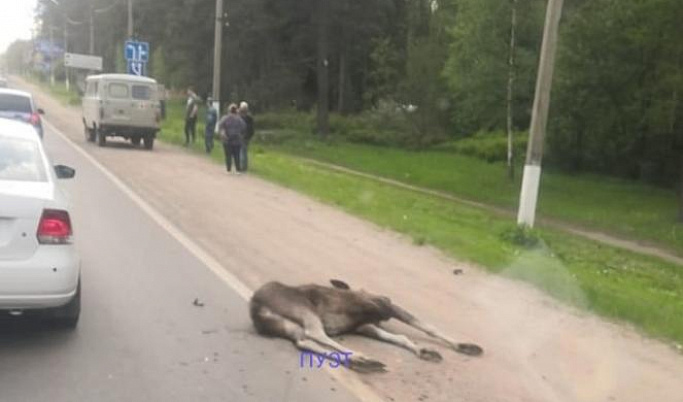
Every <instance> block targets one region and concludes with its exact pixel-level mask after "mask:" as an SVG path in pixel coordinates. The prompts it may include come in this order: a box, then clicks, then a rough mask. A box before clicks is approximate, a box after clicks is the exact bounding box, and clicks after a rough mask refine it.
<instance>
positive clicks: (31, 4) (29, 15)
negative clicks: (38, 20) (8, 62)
mask: <svg viewBox="0 0 683 402" xmlns="http://www.w3.org/2000/svg"><path fill="white" fill-rule="evenodd" d="M37 1H38V0H0V10H1V11H0V53H4V52H5V50H7V47H8V46H9V45H10V44H11V43H12V42H14V41H15V40H17V39H31V29H32V28H33V13H34V11H35V8H36V2H37Z"/></svg>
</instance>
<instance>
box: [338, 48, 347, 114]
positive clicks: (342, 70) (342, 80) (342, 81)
mask: <svg viewBox="0 0 683 402" xmlns="http://www.w3.org/2000/svg"><path fill="white" fill-rule="evenodd" d="M345 53H346V51H345V50H342V51H341V52H340V53H339V97H338V98H337V112H339V113H344V110H345V107H346V105H345V102H344V98H345V96H346V56H345Z"/></svg>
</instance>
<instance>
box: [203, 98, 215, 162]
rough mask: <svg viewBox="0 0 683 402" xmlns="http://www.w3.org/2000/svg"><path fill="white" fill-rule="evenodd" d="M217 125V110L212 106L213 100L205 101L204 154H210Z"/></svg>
mask: <svg viewBox="0 0 683 402" xmlns="http://www.w3.org/2000/svg"><path fill="white" fill-rule="evenodd" d="M217 123H218V110H217V109H216V107H215V106H214V105H213V99H211V98H210V97H209V98H207V99H206V126H205V127H204V145H205V148H206V153H207V154H210V153H211V151H212V150H213V135H214V133H215V132H216V124H217Z"/></svg>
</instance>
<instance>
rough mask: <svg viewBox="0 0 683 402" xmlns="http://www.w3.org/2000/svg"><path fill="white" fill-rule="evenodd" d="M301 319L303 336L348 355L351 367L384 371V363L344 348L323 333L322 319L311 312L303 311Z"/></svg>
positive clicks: (360, 369) (367, 370) (365, 370)
mask: <svg viewBox="0 0 683 402" xmlns="http://www.w3.org/2000/svg"><path fill="white" fill-rule="evenodd" d="M301 319H302V322H303V327H304V336H305V337H306V338H307V339H311V340H314V341H316V342H318V343H319V344H321V345H323V346H327V347H329V348H331V349H333V350H335V351H337V352H341V353H343V354H345V355H347V356H349V360H350V361H351V368H353V369H355V370H357V371H363V372H374V371H386V370H385V368H384V367H385V365H384V363H382V362H380V361H377V360H375V359H372V358H369V357H366V356H365V355H363V354H362V353H358V352H355V351H353V350H350V349H348V348H345V347H344V346H343V345H341V344H339V343H338V342H337V341H335V340H334V339H332V338H330V337H329V336H328V335H327V333H325V327H324V326H323V323H322V321H320V317H318V316H317V315H315V314H314V313H313V312H308V311H307V312H305V313H303V314H302V316H301Z"/></svg>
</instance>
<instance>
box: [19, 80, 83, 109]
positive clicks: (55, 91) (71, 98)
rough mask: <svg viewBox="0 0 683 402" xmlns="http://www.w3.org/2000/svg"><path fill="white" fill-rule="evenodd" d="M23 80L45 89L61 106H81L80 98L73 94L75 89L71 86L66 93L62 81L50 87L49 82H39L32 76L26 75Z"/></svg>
mask: <svg viewBox="0 0 683 402" xmlns="http://www.w3.org/2000/svg"><path fill="white" fill-rule="evenodd" d="M23 78H25V79H27V80H28V81H30V82H32V83H34V84H36V85H39V86H41V87H42V88H44V89H46V90H47V91H48V92H50V95H52V96H54V97H55V98H57V99H58V100H59V101H60V102H61V103H62V104H65V105H71V106H74V105H80V104H81V97H80V96H79V95H78V93H76V92H75V88H74V87H73V86H72V87H71V88H70V91H67V90H66V84H65V83H64V82H63V81H56V82H55V85H51V84H50V82H49V81H47V82H45V81H41V80H40V79H38V78H37V77H35V76H32V75H27V76H24V77H23Z"/></svg>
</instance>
